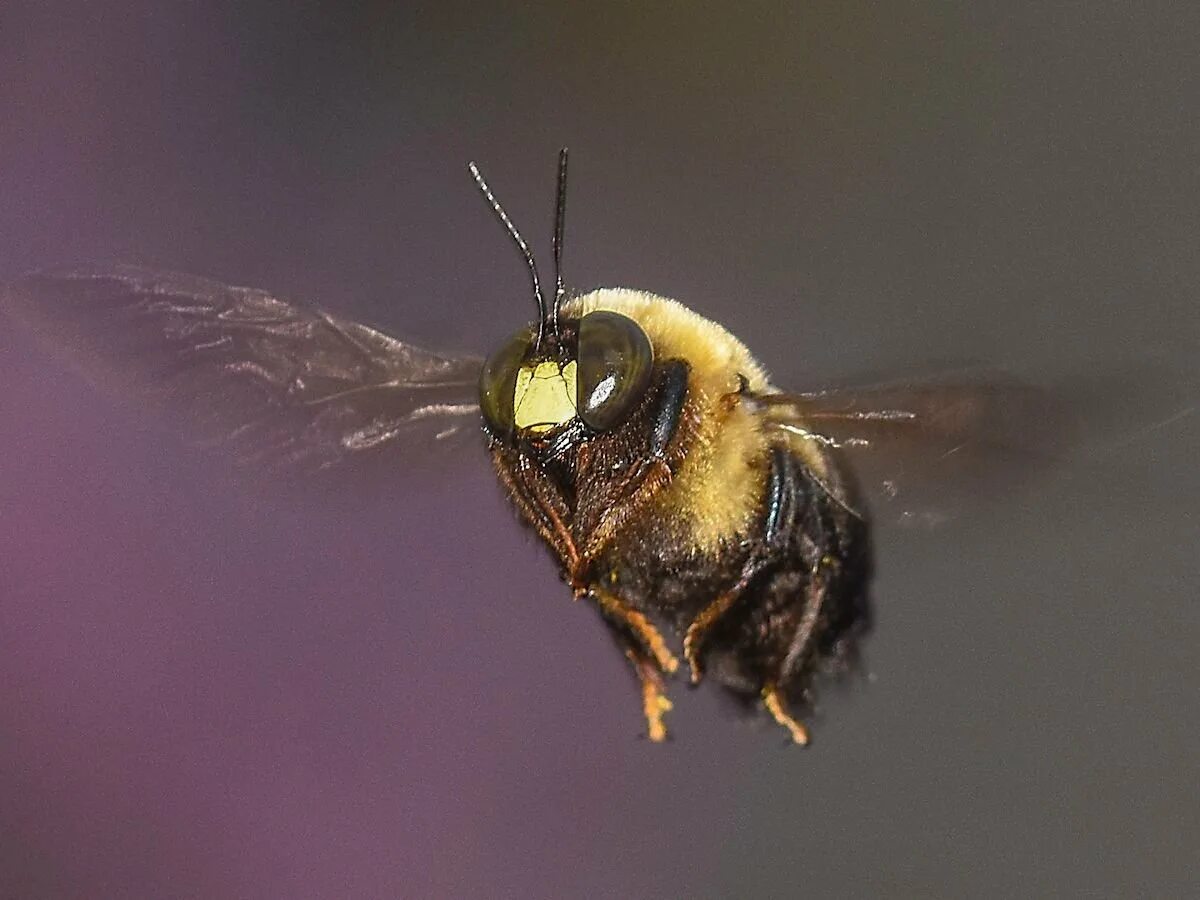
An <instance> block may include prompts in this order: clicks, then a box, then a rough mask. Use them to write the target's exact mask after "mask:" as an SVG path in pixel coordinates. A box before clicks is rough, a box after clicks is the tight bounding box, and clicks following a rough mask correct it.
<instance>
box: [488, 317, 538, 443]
mask: <svg viewBox="0 0 1200 900" xmlns="http://www.w3.org/2000/svg"><path fill="white" fill-rule="evenodd" d="M532 344H533V332H532V331H530V330H529V329H528V328H523V329H521V330H520V331H518V332H517V333H516V334H514V335H513V336H512V337H511V338H509V339H508V341H507V342H506V343H505V344H504V345H503V346H502V347H501V348H500V349H499V350H497V351H496V352H495V353H493V354H492V355H491V356H489V357H488V358H487V362H485V363H484V364H483V369H482V370H481V371H480V372H479V407H480V409H482V410H483V417H484V418H485V419H486V420H487V423H488V425H490V426H491V427H492V428H493V429H494V430H495V431H497V432H499V433H501V434H509V433H510V432H511V431H512V430H513V394H514V393H515V392H516V389H517V372H518V370H519V369H520V368H521V363H522V362H523V361H524V360H525V356H526V354H528V353H529V348H530V346H531V345H532Z"/></svg>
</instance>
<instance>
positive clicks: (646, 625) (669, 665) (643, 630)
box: [590, 588, 679, 674]
mask: <svg viewBox="0 0 1200 900" xmlns="http://www.w3.org/2000/svg"><path fill="white" fill-rule="evenodd" d="M590 593H591V595H592V596H593V597H595V598H596V602H597V603H598V604H599V606H600V609H601V610H602V611H603V612H604V614H605V615H606V616H608V617H609V618H610V619H615V620H616V621H618V622H620V623H622V624H623V625H625V626H626V627H628V628H629V630H630V631H632V632H633V633H634V634H635V635H637V638H638V640H640V641H641V642H642V644H643V645H644V646H645V647H646V649H647V650H649V651H650V652H651V653H652V654H653V655H654V660H655V662H657V663H658V667H659V668H660V669H662V670H663V671H664V672H666V673H667V674H671V673H673V672H674V671H675V670H676V669H678V668H679V660H677V659H676V658H675V655H674V654H673V653H671V651H670V649H669V648H668V647H667V642H666V641H665V640H663V636H662V635H661V634H660V633H659V631H658V629H657V628H655V627H654V625H653V624H652V623H651V622H650V620H649V619H647V618H646V617H645V616H644V615H642V614H641V613H640V612H638V611H637V610H636V609H631V608H630V607H629V606H627V605H626V604H625V602H624V601H622V600H621V599H620V598H619V597H616V596H614V595H613V594H610V593H608V591H605V590H604V589H602V588H591V589H590Z"/></svg>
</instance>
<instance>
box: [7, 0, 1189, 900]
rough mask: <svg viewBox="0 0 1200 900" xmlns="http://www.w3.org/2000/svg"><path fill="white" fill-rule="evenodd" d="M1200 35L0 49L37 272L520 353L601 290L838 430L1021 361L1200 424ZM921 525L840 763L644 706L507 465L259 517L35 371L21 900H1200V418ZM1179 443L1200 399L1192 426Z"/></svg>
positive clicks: (466, 20)
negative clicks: (853, 406) (932, 387)
mask: <svg viewBox="0 0 1200 900" xmlns="http://www.w3.org/2000/svg"><path fill="white" fill-rule="evenodd" d="M1198 51H1200V7H1194V6H1191V5H1188V4H1182V3H1144V4H1127V3H1112V2H1092V3H1085V4H1074V3H1073V4H1044V3H1033V2H1008V3H998V2H983V0H973V2H966V3H958V4H948V3H931V2H898V3H891V4H882V5H880V4H875V3H866V2H861V0H849V2H847V0H838V2H819V3H798V4H782V3H761V2H753V0H751V2H746V3H741V4H734V5H730V4H726V3H722V4H712V3H705V2H689V3H659V4H640V3H610V4H589V5H587V6H582V5H575V4H564V3H556V4H522V5H501V4H496V5H490V4H477V3H472V4H466V3H457V2H442V3H436V4H434V3H411V4H405V3H332V2H294V0H293V2H286V3H285V2H266V0H250V2H248V0H242V2H237V3H234V2H224V0H212V2H205V3H195V2H173V0H168V2H163V0H155V2H149V0H145V2H141V0H138V2H134V0H125V2H122V0H113V2H108V3H94V2H73V3H71V2H54V0H49V2H36V3H35V2H25V0H7V2H5V3H4V4H2V5H0V280H4V279H8V278H10V277H15V276H16V275H18V274H20V273H22V272H23V271H26V270H28V269H32V268H38V267H42V266H51V265H59V264H63V263H72V262H80V261H102V262H103V261H116V260H121V261H127V262H136V263H141V264H144V265H150V266H155V267H159V268H168V269H179V270H184V271H189V272H195V273H198V274H204V275H207V276H210V277H214V278H217V279H220V280H223V281H228V282H233V283H238V284H249V285H255V286H261V287H264V288H268V289H270V290H272V291H273V292H276V293H278V294H280V295H282V296H284V297H296V298H303V299H307V300H311V301H315V302H320V303H321V304H323V305H324V306H326V307H327V308H329V309H330V310H332V311H335V312H337V313H341V314H344V315H347V316H350V317H354V318H358V319H361V320H364V321H367V322H370V323H373V324H377V325H379V326H382V327H384V328H386V329H387V330H389V331H391V332H393V333H395V334H397V335H400V336H403V337H406V338H408V339H411V340H413V341H415V342H417V343H420V344H423V345H426V346H431V347H433V348H444V349H465V350H473V351H476V352H485V351H487V350H488V349H489V348H490V347H492V346H493V345H495V344H496V343H497V342H498V341H499V340H501V339H502V338H503V337H504V336H505V335H507V334H508V333H509V332H511V331H512V330H513V328H514V327H515V325H516V324H517V323H519V322H521V321H524V320H525V319H526V318H528V317H529V315H530V313H531V311H532V304H531V303H530V301H529V298H528V292H527V286H526V280H525V274H524V272H523V270H522V268H521V266H520V264H519V261H518V260H517V258H516V257H515V254H514V252H513V249H512V247H511V246H510V245H509V243H508V241H507V238H505V236H504V235H503V233H502V232H501V231H500V229H499V228H498V226H497V225H496V223H495V222H494V221H493V220H492V219H491V217H490V215H489V213H488V211H487V210H486V208H485V207H484V205H483V203H482V201H481V199H480V198H479V196H478V195H477V193H476V192H475V190H474V188H473V186H472V185H471V183H470V180H469V177H468V175H467V173H466V163H467V161H468V160H469V159H475V160H477V161H478V162H479V164H480V166H481V168H482V169H483V171H484V172H485V174H486V175H487V176H488V178H489V179H490V181H491V182H492V185H493V187H494V188H495V190H496V192H497V193H498V195H499V196H500V198H501V199H502V201H503V202H504V203H505V204H506V206H507V207H508V210H509V212H510V213H511V214H512V216H513V218H514V219H515V220H516V221H517V223H518V224H519V225H520V226H521V227H522V228H523V230H524V231H525V233H526V235H527V237H528V238H529V239H530V240H531V243H533V244H534V246H535V249H536V250H538V251H540V252H541V253H542V254H543V256H544V257H545V258H546V259H547V260H548V258H549V257H548V253H549V233H550V224H551V211H552V204H553V196H552V190H553V178H554V172H553V169H554V154H555V151H556V150H557V148H558V147H559V146H560V145H564V144H565V145H569V146H570V147H571V149H572V183H571V191H570V203H569V215H568V235H567V249H566V259H567V274H568V280H569V282H570V283H571V284H572V285H573V286H575V287H578V288H590V287H594V286H599V285H627V286H631V287H639V288H643V289H647V290H653V291H657V292H659V293H663V294H666V295H669V296H673V297H677V298H680V299H682V300H684V301H685V302H687V303H688V304H689V305H691V306H692V307H693V308H695V309H696V310H697V311H699V312H700V313H702V314H704V315H706V316H710V317H713V318H716V319H718V320H719V321H721V322H723V323H725V324H726V325H727V326H728V327H729V328H730V329H731V330H732V331H733V332H734V333H735V334H737V335H739V336H740V337H741V338H742V339H743V340H744V341H745V342H746V343H747V344H748V345H749V346H750V347H751V348H752V349H753V350H754V351H755V353H756V354H757V355H758V356H759V358H760V359H761V360H762V361H763V362H764V363H765V364H766V365H767V366H768V368H769V369H770V370H771V371H772V373H773V376H774V379H775V381H776V383H778V384H779V385H781V386H785V387H792V388H802V387H805V386H808V385H811V384H813V383H814V381H817V380H826V379H841V378H852V377H854V376H855V374H856V373H872V374H878V373H886V372H889V371H903V370H905V369H911V368H913V367H914V366H917V367H919V366H925V365H929V364H934V363H939V362H942V361H948V360H949V361H960V360H966V361H978V362H982V363H986V364H990V365H996V366H1001V367H1006V368H1008V369H1010V370H1012V371H1016V372H1028V373H1035V374H1036V377H1038V378H1042V379H1046V380H1048V381H1054V380H1055V379H1069V378H1072V377H1075V376H1079V375H1087V374H1089V373H1092V374H1101V375H1107V374H1110V373H1114V372H1121V371H1124V370H1126V368H1128V367H1133V368H1137V369H1139V370H1141V369H1144V368H1145V367H1146V366H1148V367H1150V369H1152V370H1153V371H1158V372H1164V373H1170V378H1171V379H1173V381H1172V383H1173V384H1175V385H1178V384H1182V385H1185V386H1186V385H1193V386H1194V385H1195V384H1196V383H1197V381H1198V380H1200V379H1198V378H1197V366H1196V355H1197V351H1198V349H1200V314H1198V312H1197V304H1196V296H1197V284H1198V283H1200V254H1197V252H1196V246H1197V232H1198V228H1200V163H1198V160H1200V156H1198V151H1200V119H1198V117H1197V113H1196V109H1197V101H1198V100H1200V68H1198V67H1197V66H1196V58H1197V53H1198ZM1166 393H1170V395H1171V396H1170V397H1169V398H1167V399H1166V400H1163V402H1161V403H1160V402H1159V400H1162V397H1159V398H1157V399H1155V400H1154V402H1152V403H1148V404H1147V408H1146V409H1145V410H1142V412H1143V413H1144V415H1140V416H1135V417H1131V419H1130V421H1129V422H1128V427H1126V428H1125V429H1123V430H1122V431H1121V432H1120V433H1119V434H1115V435H1113V436H1112V437H1111V440H1108V441H1107V442H1106V443H1105V444H1104V445H1103V446H1102V447H1095V448H1091V450H1090V451H1089V452H1087V453H1084V454H1080V455H1079V456H1078V458H1077V459H1076V461H1075V462H1074V463H1073V464H1071V465H1069V466H1066V467H1063V468H1060V469H1058V470H1057V471H1056V472H1054V473H1053V474H1051V475H1050V476H1048V477H1046V478H1044V479H1043V480H1042V481H1040V482H1039V483H1038V484H1037V485H1036V487H1032V488H1029V489H1026V490H1022V491H1013V492H1012V493H1011V494H1010V495H1009V496H1007V497H1005V498H1004V499H1003V501H1002V502H999V503H993V504H991V505H989V506H987V507H986V509H985V510H983V511H981V512H980V514H978V515H976V516H975V517H972V518H968V519H966V520H963V521H961V522H959V523H958V524H956V525H955V526H954V527H949V528H942V529H939V530H934V531H917V530H911V529H909V530H905V529H900V528H889V527H886V526H881V527H880V529H879V532H878V535H877V578H876V581H875V590H874V596H875V601H876V605H877V610H878V612H877V623H876V628H875V631H874V633H873V635H872V636H871V638H870V639H869V641H868V644H867V647H866V667H865V668H866V673H867V675H868V677H867V678H863V679H859V680H858V681H857V682H856V683H854V684H852V685H850V686H849V687H848V689H845V690H841V689H839V690H834V691H829V692H826V693H825V694H824V695H823V697H822V703H821V708H820V710H819V713H818V716H817V719H816V723H815V734H816V741H815V744H814V745H813V746H812V748H810V749H809V750H807V751H798V750H796V749H791V748H788V747H787V746H786V745H785V742H784V739H783V735H782V733H781V732H780V731H778V730H776V729H774V728H767V727H760V726H757V725H755V724H754V723H753V722H747V721H742V720H740V719H738V718H737V717H736V716H732V715H731V714H729V712H728V711H727V710H726V709H725V707H724V705H723V704H722V703H721V702H720V700H719V698H718V697H717V696H715V692H714V691H713V690H712V689H706V690H701V691H696V692H689V691H687V690H684V689H683V687H682V685H680V686H678V687H677V688H676V689H675V691H674V695H675V700H676V711H675V712H674V713H673V714H672V716H671V718H670V724H671V725H672V726H673V735H674V740H673V741H672V742H671V743H670V744H668V745H666V746H663V747H658V746H653V745H650V744H649V743H647V742H646V741H645V740H644V739H643V738H642V737H641V730H642V722H641V719H640V715H639V709H638V700H637V697H636V692H635V689H634V687H633V684H632V679H631V678H630V676H629V675H628V673H627V672H626V666H625V663H624V661H623V660H622V659H621V658H620V657H619V655H618V654H617V653H616V652H615V651H614V649H613V648H612V646H611V645H610V640H609V638H608V636H607V634H606V633H605V631H604V629H603V628H602V627H601V626H600V624H599V622H598V621H597V619H596V618H595V616H594V614H593V613H592V612H591V611H590V610H588V609H587V608H585V607H584V606H583V605H580V604H573V603H571V602H570V600H569V598H568V595H567V592H566V591H565V589H564V588H563V586H562V585H561V584H560V583H559V582H558V580H557V578H556V574H555V571H554V567H553V566H552V564H551V562H550V560H549V558H548V557H547V555H546V553H545V552H544V551H543V550H542V548H541V547H540V546H538V545H537V544H536V543H535V541H534V540H533V538H532V537H531V536H530V535H529V534H527V533H525V532H524V531H522V530H521V529H520V528H518V527H516V525H515V524H514V521H513V516H512V514H511V513H510V512H509V511H508V510H507V508H506V507H505V504H504V501H503V498H502V496H501V494H500V491H499V489H498V488H497V486H496V485H495V482H494V479H493V477H492V475H491V473H490V470H489V467H488V464H487V462H486V459H485V456H484V454H483V452H482V450H481V451H480V452H479V453H478V455H477V456H471V455H469V454H468V455H465V456H464V457H463V458H462V459H461V460H456V461H455V462H454V463H453V465H448V466H447V471H446V472H445V473H444V474H443V475H442V476H441V477H438V478H433V479H430V478H421V479H415V478H412V477H406V476H405V474H404V473H403V472H397V473H396V477H395V481H394V483H390V484H386V485H381V486H380V489H379V490H378V492H376V493H374V494H373V495H371V496H369V497H366V496H359V495H347V496H345V497H341V498H330V497H328V496H323V497H319V498H304V497H292V496H289V497H286V498H285V497H279V498H277V499H273V498H272V497H271V495H270V493H269V492H266V495H265V496H254V497H251V496H248V495H246V494H244V493H241V492H239V491H237V490H235V489H234V488H233V487H232V486H231V485H230V483H229V480H228V479H227V478H226V477H225V476H226V470H225V469H224V468H223V466H222V465H221V464H220V462H219V461H215V460H212V459H211V458H209V457H205V456H203V455H200V454H197V453H195V452H193V451H192V450H190V449H188V448H187V447H186V446H185V445H184V444H183V443H182V442H181V441H179V440H178V439H177V438H176V437H175V436H174V435H173V434H171V433H170V431H169V430H167V429H166V428H164V427H163V424H162V423H161V422H159V421H156V420H155V419H154V418H153V417H152V416H148V415H146V414H144V413H141V412H139V411H138V410H137V409H136V408H133V407H131V406H130V405H128V404H122V403H120V402H119V401H118V400H117V399H114V398H111V397H108V396H106V395H103V394H101V393H99V392H96V391H95V390H93V389H92V388H91V387H89V386H88V385H87V383H86V382H84V381H83V380H81V379H80V378H79V377H77V376H76V375H74V374H73V373H71V372H70V371H68V370H66V369H65V368H64V367H63V366H61V365H60V364H59V363H58V362H55V361H53V360H50V359H48V358H47V357H46V356H44V355H43V354H42V353H40V352H39V351H38V350H37V348H35V347H34V346H33V345H32V344H31V343H30V342H29V341H28V339H27V338H25V337H24V336H22V335H20V334H16V333H14V332H13V331H12V329H11V326H10V325H9V324H8V323H5V324H4V330H3V332H0V413H2V415H0V896H3V897H5V898H51V897H52V898H70V897H114V898H115V897H147V898H148V897H203V898H216V897H231V898H232V897H238V898H258V897H262V898H278V897H289V898H292V897H295V898H307V897H314V898H318V897H321V898H324V897H339V898H340V897H463V898H472V897H564V896H609V897H685V896H686V897H728V896H763V897H771V896H774V897H791V896H799V895H801V894H803V895H806V896H818V897H861V896H925V897H928V896H937V897H949V896H968V895H969V896H1018V895H1020V896H1031V895H1033V896H1037V895H1040V896H1047V895H1064V896H1082V895H1088V896H1111V897H1125V896H1147V895H1155V896H1184V895H1189V894H1190V895H1194V894H1195V893H1196V892H1197V891H1198V890H1200V873H1198V868H1197V863H1196V859H1197V858H1198V856H1200V803H1197V794H1196V785H1197V783H1198V779H1200V755H1198V754H1197V750H1196V735H1197V728H1198V727H1200V680H1198V675H1200V665H1198V663H1200V650H1198V648H1200V606H1198V604H1197V585H1198V584H1200V562H1198V560H1197V554H1196V548H1197V537H1198V536H1200V529H1198V528H1197V522H1196V515H1197V509H1198V508H1200V476H1198V475H1197V469H1196V447H1197V438H1198V437H1200V417H1198V416H1196V415H1194V414H1192V410H1193V409H1194V404H1195V399H1194V398H1195V397H1196V395H1197V391H1194V390H1193V391H1191V392H1190V393H1189V392H1188V390H1187V389H1186V388H1185V389H1184V390H1183V391H1182V392H1181V393H1180V392H1178V391H1176V389H1175V388H1172V389H1171V391H1169V392H1166ZM1180 398H1182V399H1180Z"/></svg>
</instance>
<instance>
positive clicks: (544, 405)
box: [513, 360, 577, 433]
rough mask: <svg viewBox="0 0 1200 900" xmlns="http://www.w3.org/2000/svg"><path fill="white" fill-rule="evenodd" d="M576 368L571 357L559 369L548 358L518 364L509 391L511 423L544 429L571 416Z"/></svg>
mask: <svg viewBox="0 0 1200 900" xmlns="http://www.w3.org/2000/svg"><path fill="white" fill-rule="evenodd" d="M576 369H577V366H576V365H575V360H571V361H570V362H569V363H567V364H566V365H565V366H563V367H562V368H561V369H560V368H559V366H558V363H556V362H553V361H550V360H547V361H545V362H540V363H538V364H537V365H534V366H522V367H521V368H520V370H519V371H518V372H517V385H516V389H515V390H514V391H513V424H514V425H516V426H517V428H518V429H524V430H528V431H532V432H535V433H544V432H547V431H550V430H552V429H554V428H557V427H558V426H559V425H562V424H563V423H564V422H569V421H570V420H571V419H573V418H575V416H576V414H577V410H576V409H575V376H576Z"/></svg>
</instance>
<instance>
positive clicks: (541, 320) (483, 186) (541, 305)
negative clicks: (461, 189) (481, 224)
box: [467, 162, 547, 349]
mask: <svg viewBox="0 0 1200 900" xmlns="http://www.w3.org/2000/svg"><path fill="white" fill-rule="evenodd" d="M467 168H468V169H470V171H471V177H472V178H474V179H475V184H477V185H478V186H479V190H481V191H482V192H483V196H484V197H485V198H486V199H487V202H488V205H489V206H491V208H492V212H494V213H495V214H496V218H497V219H499V220H500V224H501V225H503V226H504V227H505V229H507V230H508V234H509V236H510V237H511V238H512V239H513V241H514V242H515V243H516V245H517V249H518V250H520V251H521V255H522V256H524V257H525V264H526V265H527V266H529V277H530V279H531V280H532V282H533V297H534V299H535V300H537V306H538V333H537V343H536V344H535V345H534V346H535V348H537V349H541V346H542V339H543V338H544V337H545V330H546V319H547V315H546V313H547V309H546V295H545V294H543V293H542V282H541V280H540V279H539V278H538V271H537V263H536V262H534V260H533V253H531V252H530V250H529V245H528V244H526V243H525V238H523V237H521V232H519V231H517V226H516V225H514V224H513V223H512V219H510V218H509V217H508V213H506V212H505V211H504V207H503V206H501V205H500V201H499V200H497V199H496V195H495V194H493V193H492V189H491V188H489V187H488V185H487V182H486V181H484V180H483V176H482V175H480V174H479V167H478V166H476V165H475V163H473V162H471V163H468V164H467Z"/></svg>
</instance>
